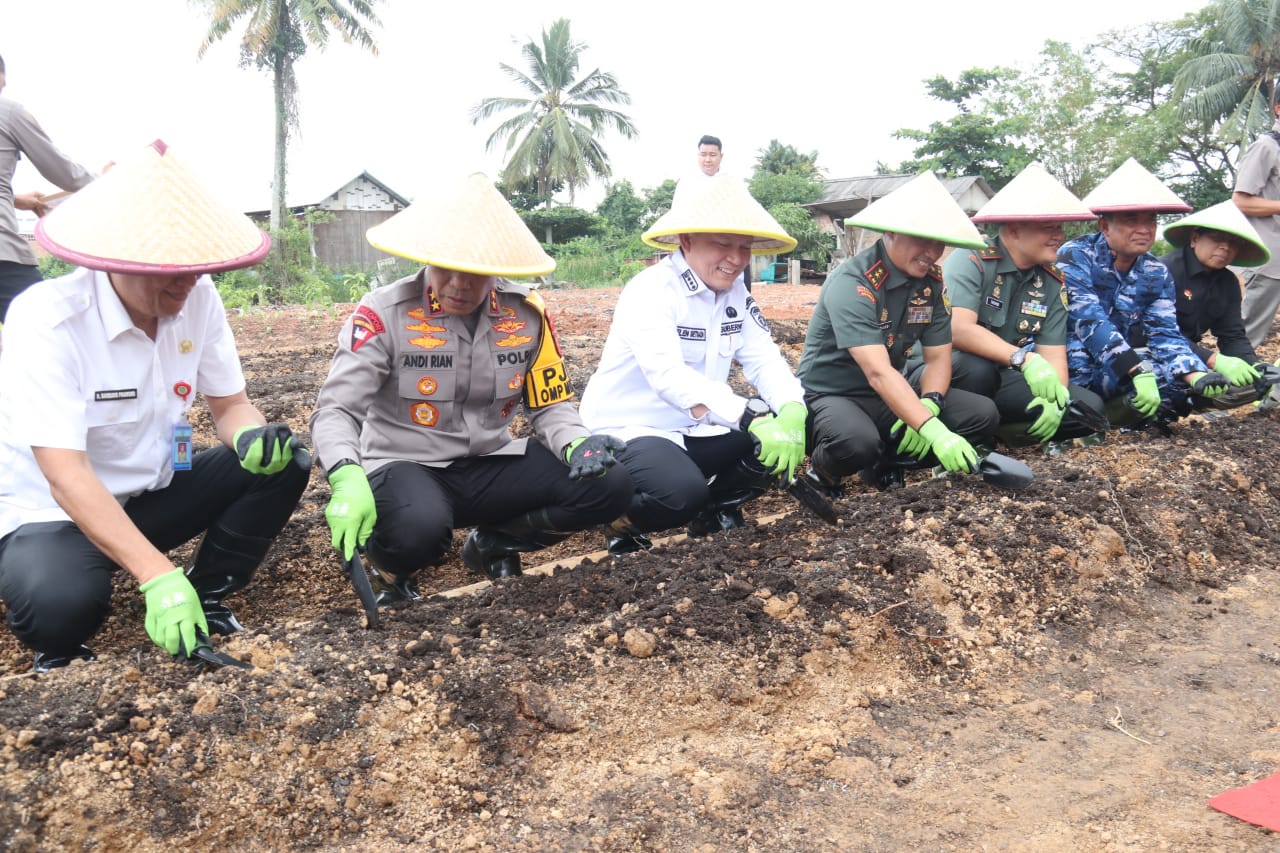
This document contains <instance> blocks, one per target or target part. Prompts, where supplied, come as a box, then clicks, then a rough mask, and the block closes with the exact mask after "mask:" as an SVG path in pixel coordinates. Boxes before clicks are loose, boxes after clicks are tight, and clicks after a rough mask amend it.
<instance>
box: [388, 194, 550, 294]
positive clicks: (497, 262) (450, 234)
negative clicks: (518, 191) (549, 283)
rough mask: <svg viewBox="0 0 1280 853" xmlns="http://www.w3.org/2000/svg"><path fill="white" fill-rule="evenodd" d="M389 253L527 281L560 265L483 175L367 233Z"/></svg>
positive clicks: (482, 273)
mask: <svg viewBox="0 0 1280 853" xmlns="http://www.w3.org/2000/svg"><path fill="white" fill-rule="evenodd" d="M365 236H366V238H367V239H368V240H369V242H370V243H371V244H372V245H373V246H374V248H377V249H381V250H382V251H384V252H389V253H391V254H393V255H398V256H400V257H402V258H408V259H409V260H411V261H418V262H419V263H423V264H428V265H430V266H433V267H442V268H444V269H451V270H459V271H461V272H469V273H475V274H477V275H499V276H510V277H512V278H528V277H529V276H535V275H546V274H547V273H549V272H551V271H552V270H554V269H555V268H556V262H555V261H554V260H552V258H551V256H550V255H548V254H547V253H546V252H544V251H543V250H542V245H541V244H540V243H538V240H537V238H536V237H534V236H533V233H532V232H531V231H530V230H529V226H527V225H525V224H524V221H523V220H522V219H521V218H520V214H518V213H516V211H515V208H513V207H512V206H511V205H510V204H509V203H508V202H507V200H506V199H505V198H503V197H502V193H500V192H498V189H497V188H496V187H495V186H494V185H493V181H491V180H489V178H487V177H486V176H484V175H482V174H480V173H479V172H477V173H475V174H473V175H470V176H468V177H467V178H466V179H465V180H463V181H461V182H459V183H457V184H455V185H454V186H452V187H449V188H447V189H446V190H445V191H444V192H442V193H439V194H434V195H432V196H431V197H430V198H427V199H423V200H422V201H418V202H415V203H414V204H411V205H409V206H408V207H406V208H405V209H404V210H402V211H400V212H399V213H397V214H396V215H395V216H392V217H391V218H390V219H388V220H387V221H386V222H382V223H380V224H378V225H375V226H373V227H372V228H370V229H369V230H368V231H367V232H365Z"/></svg>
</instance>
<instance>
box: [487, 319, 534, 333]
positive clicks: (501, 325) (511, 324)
mask: <svg viewBox="0 0 1280 853" xmlns="http://www.w3.org/2000/svg"><path fill="white" fill-rule="evenodd" d="M527 325H529V324H528V323H525V322H523V321H521V320H514V319H513V320H502V321H500V322H497V323H494V324H493V330H494V331H495V332H497V333H498V334H500V335H514V334H515V333H516V332H518V331H520V330H521V329H523V328H524V327H525V326H527Z"/></svg>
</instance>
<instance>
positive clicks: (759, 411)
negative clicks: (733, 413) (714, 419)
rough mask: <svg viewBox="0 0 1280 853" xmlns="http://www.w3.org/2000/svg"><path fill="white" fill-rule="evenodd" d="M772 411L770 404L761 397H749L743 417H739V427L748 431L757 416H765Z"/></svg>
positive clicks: (743, 410)
mask: <svg viewBox="0 0 1280 853" xmlns="http://www.w3.org/2000/svg"><path fill="white" fill-rule="evenodd" d="M772 411H773V409H770V408H769V404H768V403H766V402H765V401H764V400H761V399H760V398H759V397H748V398H747V405H746V406H744V407H743V409H742V417H741V418H739V419H738V429H740V430H742V431H743V432H746V429H747V427H749V426H751V422H752V421H754V420H755V419H756V418H760V417H764V416H765V415H767V414H769V413H770V412H772Z"/></svg>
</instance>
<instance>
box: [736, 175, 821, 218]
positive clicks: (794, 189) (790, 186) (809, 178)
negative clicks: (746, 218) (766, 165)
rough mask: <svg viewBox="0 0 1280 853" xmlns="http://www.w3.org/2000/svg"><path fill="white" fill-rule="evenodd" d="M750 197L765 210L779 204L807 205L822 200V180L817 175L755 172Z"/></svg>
mask: <svg viewBox="0 0 1280 853" xmlns="http://www.w3.org/2000/svg"><path fill="white" fill-rule="evenodd" d="M750 189H751V195H752V196H754V197H755V200H756V201H758V202H760V204H761V205H763V206H764V207H765V208H766V209H768V208H772V207H774V206H775V205H779V204H808V203H809V202H812V201H817V200H818V199H820V198H822V180H821V179H820V178H818V176H817V174H816V173H814V174H808V175H806V174H803V173H800V172H786V173H784V174H781V175H777V174H774V173H772V172H759V171H757V172H756V174H755V177H753V178H752V179H751V184H750Z"/></svg>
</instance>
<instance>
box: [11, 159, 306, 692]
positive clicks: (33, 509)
mask: <svg viewBox="0 0 1280 853" xmlns="http://www.w3.org/2000/svg"><path fill="white" fill-rule="evenodd" d="M36 238H37V239H38V240H39V241H40V244H41V245H42V246H44V247H45V248H46V249H48V250H49V251H50V252H51V253H53V254H54V255H56V256H58V257H60V258H62V259H63V260H66V261H70V262H71V263H75V264H79V265H80V266H81V267H83V268H82V269H77V270H75V271H73V272H72V273H70V274H69V275H65V276H63V277H62V278H58V279H53V280H50V281H44V282H40V283H37V284H35V285H34V286H32V287H31V288H30V289H28V290H27V291H25V292H24V293H22V294H21V295H20V296H18V297H17V298H16V299H15V300H14V301H13V305H12V307H11V308H10V310H9V315H8V322H6V323H5V327H4V353H3V356H0V469H2V470H4V472H5V479H4V481H3V485H0V536H3V539H0V595H3V597H4V600H5V603H6V604H7V605H8V608H9V625H10V627H11V628H12V629H13V632H14V634H16V635H17V636H18V639H19V640H21V641H22V643H23V644H24V645H26V646H28V647H29V648H32V649H34V650H35V652H36V656H35V669H36V671H37V672H42V671H45V670H47V669H50V668H52V667H57V666H65V665H66V664H67V663H69V662H70V661H71V660H73V659H76V658H79V659H92V653H91V652H90V651H89V649H88V648H86V647H85V646H84V645H83V644H84V643H85V642H86V641H87V640H88V639H89V638H90V637H92V636H93V635H94V634H95V633H97V631H98V629H99V628H100V627H101V626H102V623H103V622H104V621H105V619H106V617H107V613H108V611H109V610H110V604H111V575H112V572H114V571H115V570H116V569H117V568H120V567H122V566H123V567H124V568H125V569H126V570H127V571H128V572H129V573H130V574H131V575H133V576H134V578H135V579H137V581H138V583H139V584H141V586H140V587H139V588H140V590H141V591H142V593H143V595H144V596H145V597H146V606H147V616H146V629H147V634H148V635H149V636H150V637H151V639H152V641H153V642H155V644H156V645H158V646H160V647H161V648H163V649H164V650H165V651H167V652H169V653H170V654H178V653H179V652H185V653H186V654H188V655H190V654H192V653H193V652H195V650H196V647H197V643H198V642H207V640H204V639H203V638H201V637H200V636H199V635H200V634H202V633H208V632H210V631H212V632H213V633H215V634H230V633H233V632H236V631H240V630H243V629H242V627H241V625H240V623H239V622H238V621H237V620H236V617H235V615H234V614H232V612H231V611H230V610H228V609H227V606H226V605H225V604H224V603H223V598H224V597H226V596H227V595H230V594H231V593H233V592H236V591H237V590H240V589H242V588H244V587H245V586H247V585H248V583H249V581H250V579H251V578H252V576H253V573H254V571H255V570H256V569H257V567H258V564H259V563H261V562H262V559H263V558H264V557H265V556H266V554H267V550H268V549H269V548H270V547H271V543H272V541H273V540H274V539H275V537H276V535H277V534H278V533H279V532H280V529H281V528H282V527H284V525H285V522H286V521H288V520H289V516H290V515H291V514H292V513H293V509H294V507H295V506H296V505H297V503H298V499H299V497H301V495H302V490H303V489H304V488H305V487H306V484H307V480H308V477H309V467H310V461H309V458H308V459H307V463H306V464H305V465H303V464H294V463H293V454H294V452H295V449H296V448H298V447H299V445H298V440H297V438H295V437H294V436H293V435H292V434H291V433H290V430H289V427H288V426H287V425H285V424H272V425H266V424H265V421H264V418H263V417H262V414H261V413H260V412H259V411H258V410H257V409H256V408H255V407H254V406H253V404H252V403H250V402H249V398H248V396H247V395H246V394H245V381H244V376H243V374H242V373H241V370H240V359H239V357H238V356H237V355H236V350H235V342H234V340H233V339H232V336H231V329H230V327H229V326H228V325H227V319H226V315H225V313H224V311H223V308H222V300H221V299H220V298H219V296H218V291H217V289H216V288H215V287H214V285H213V282H212V281H211V280H210V279H209V277H208V276H207V275H205V273H211V272H216V271H220V270H231V269H238V268H240V267H247V266H251V265H253V264H256V263H257V262H258V261H260V260H262V258H263V257H264V256H265V255H266V253H267V250H268V249H269V248H270V245H271V244H270V241H269V240H268V238H267V236H266V235H265V234H263V233H262V232H261V231H260V230H258V229H257V228H256V227H254V225H253V223H252V222H250V221H249V219H248V218H247V217H245V216H244V215H242V214H240V213H238V212H236V211H234V210H232V209H230V208H227V207H224V206H222V205H221V204H220V203H219V202H217V201H215V200H214V199H213V197H212V196H210V195H209V193H208V191H207V190H206V189H205V187H204V186H202V185H201V184H199V183H198V182H197V181H196V179H195V178H194V177H193V176H192V175H191V173H189V172H188V171H187V169H186V168H185V167H184V166H183V165H182V163H181V162H180V161H178V160H176V159H175V158H174V157H173V155H172V154H171V153H169V152H168V150H167V149H166V147H165V145H164V143H163V142H158V141H157V142H155V143H152V145H151V146H149V147H148V148H147V149H146V151H145V153H144V154H143V156H142V157H141V158H140V159H139V160H137V161H135V162H133V163H129V164H123V165H119V166H116V167H115V168H113V169H112V170H111V171H110V172H108V173H107V174H105V175H104V176H103V177H101V178H100V179H98V180H97V181H95V182H94V183H93V184H91V185H90V186H88V187H86V188H85V189H83V190H81V191H80V192H79V193H77V194H76V195H75V196H73V197H72V198H70V199H68V200H67V201H66V202H64V203H63V204H62V205H61V206H59V207H58V208H57V209H56V210H54V211H53V212H52V213H51V214H49V215H48V216H47V217H46V218H45V219H43V220H41V222H40V224H39V225H38V226H37V228H36ZM197 393H199V394H202V395H204V398H205V402H206V403H208V405H209V411H210V413H211V414H212V416H213V425H214V428H215V430H216V431H217V436H218V440H219V442H220V443H219V444H218V445H216V446H214V447H212V448H209V449H207V450H202V451H200V452H199V453H193V452H192V435H191V425H190V423H189V422H188V420H187V414H188V412H189V411H190V409H191V406H192V404H194V403H195V400H196V394H197ZM201 533H203V534H204V538H203V539H202V540H201V543H200V547H199V548H198V549H197V551H196V556H195V561H194V563H193V565H192V567H191V569H190V570H189V571H187V572H186V573H184V572H183V571H182V569H180V568H175V567H174V565H173V564H172V563H171V562H170V561H169V558H168V557H167V556H166V554H165V552H166V551H169V550H170V549H173V548H176V547H178V546H179V545H181V544H183V543H184V542H186V541H188V540H189V539H191V538H192V537H194V536H198V535H200V534H201Z"/></svg>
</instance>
